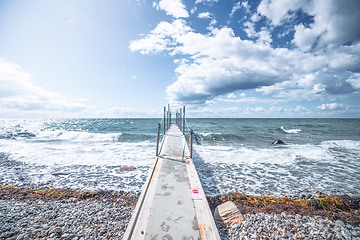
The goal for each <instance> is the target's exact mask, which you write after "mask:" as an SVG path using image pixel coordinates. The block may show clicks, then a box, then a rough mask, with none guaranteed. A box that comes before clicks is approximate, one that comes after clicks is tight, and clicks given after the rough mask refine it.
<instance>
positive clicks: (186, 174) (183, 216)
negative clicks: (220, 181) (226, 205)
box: [123, 125, 220, 240]
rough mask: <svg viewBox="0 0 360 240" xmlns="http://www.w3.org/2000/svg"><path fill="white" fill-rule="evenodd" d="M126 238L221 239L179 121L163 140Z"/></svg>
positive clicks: (172, 126)
mask: <svg viewBox="0 0 360 240" xmlns="http://www.w3.org/2000/svg"><path fill="white" fill-rule="evenodd" d="M123 239H124V240H130V239H136V240H140V239H151V240H155V239H159V240H160V239H167V240H170V239H173V240H176V239H192V240H197V239H203V240H205V239H217V240H220V236H219V233H218V231H217V228H216V225H215V222H214V219H213V217H212V214H211V212H210V208H209V205H208V203H207V200H206V197H205V194H204V191H203V189H202V186H201V183H200V180H199V177H198V174H197V172H196V169H195V166H194V163H193V161H192V159H191V158H190V153H189V149H188V146H187V143H186V140H185V137H184V135H183V133H182V132H181V131H180V129H179V128H178V126H176V125H171V127H170V128H169V130H168V131H167V132H166V134H165V136H164V138H163V140H162V143H161V149H160V154H158V156H157V157H156V161H155V164H154V166H153V168H152V169H151V171H150V174H149V177H148V180H147V182H146V183H145V185H144V187H143V190H142V193H141V195H140V198H139V200H138V203H137V205H136V208H135V210H134V213H133V215H132V218H131V220H130V223H129V225H128V227H127V230H126V232H125V235H124V238H123Z"/></svg>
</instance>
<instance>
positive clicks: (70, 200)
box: [69, 197, 79, 202]
mask: <svg viewBox="0 0 360 240" xmlns="http://www.w3.org/2000/svg"><path fill="white" fill-rule="evenodd" d="M77 200H79V199H78V198H76V197H71V198H69V202H76V201H77Z"/></svg>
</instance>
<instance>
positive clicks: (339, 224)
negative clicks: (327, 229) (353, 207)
mask: <svg viewBox="0 0 360 240" xmlns="http://www.w3.org/2000/svg"><path fill="white" fill-rule="evenodd" d="M335 225H336V226H339V227H345V223H344V222H343V221H341V220H336V222H335Z"/></svg>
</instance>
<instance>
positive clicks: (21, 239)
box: [16, 234, 25, 240]
mask: <svg viewBox="0 0 360 240" xmlns="http://www.w3.org/2000/svg"><path fill="white" fill-rule="evenodd" d="M24 237H25V234H20V235H18V236H17V238H16V240H23V239H24Z"/></svg>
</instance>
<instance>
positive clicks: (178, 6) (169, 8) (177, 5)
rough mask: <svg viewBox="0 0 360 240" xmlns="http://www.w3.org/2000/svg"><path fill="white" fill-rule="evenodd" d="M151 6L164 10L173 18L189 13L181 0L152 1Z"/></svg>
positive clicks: (185, 15) (183, 16) (185, 16)
mask: <svg viewBox="0 0 360 240" xmlns="http://www.w3.org/2000/svg"><path fill="white" fill-rule="evenodd" d="M153 6H154V7H156V8H157V9H161V10H163V11H165V12H166V14H167V15H171V16H173V17H174V18H187V17H189V13H188V12H187V10H186V6H185V5H184V3H183V2H182V1H181V0H161V1H160V2H159V3H156V2H153Z"/></svg>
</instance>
